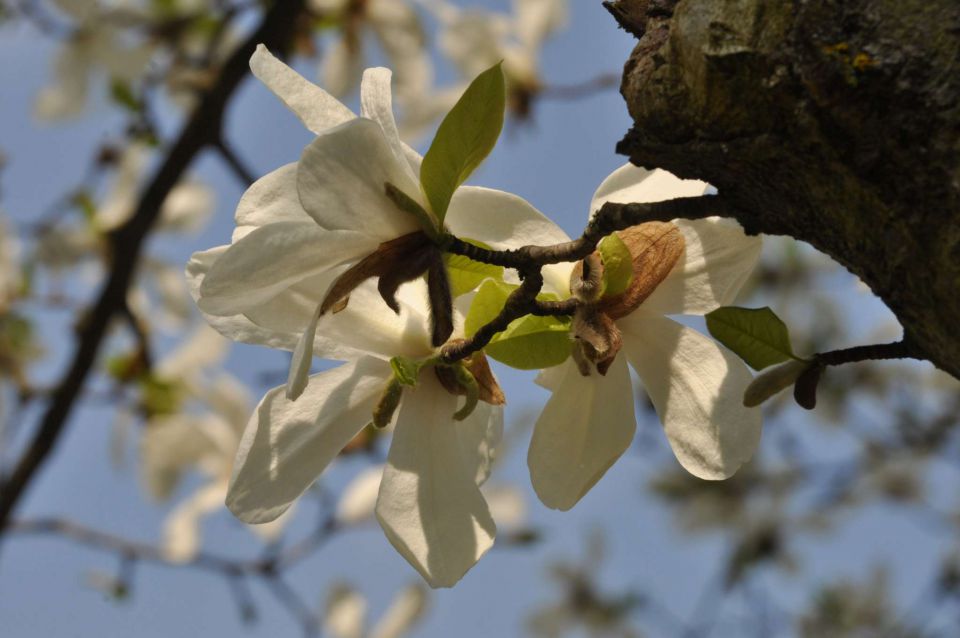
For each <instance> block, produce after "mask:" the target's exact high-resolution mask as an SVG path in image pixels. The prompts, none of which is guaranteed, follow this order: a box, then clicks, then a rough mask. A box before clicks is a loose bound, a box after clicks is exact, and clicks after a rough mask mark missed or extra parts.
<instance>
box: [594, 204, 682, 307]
mask: <svg viewBox="0 0 960 638" xmlns="http://www.w3.org/2000/svg"><path fill="white" fill-rule="evenodd" d="M618 234H619V236H620V239H621V240H623V243H624V244H626V246H627V248H628V249H629V250H630V255H631V256H632V257H633V279H632V280H631V281H630V287H629V288H627V289H626V290H625V291H624V292H622V293H621V294H619V295H616V296H614V297H607V298H604V299H603V300H601V301H600V309H601V310H603V312H604V313H606V314H607V315H608V316H609V317H610V318H611V319H620V318H621V317H625V316H627V315H628V314H630V313H631V312H633V311H634V310H636V309H637V308H638V307H639V306H640V304H642V303H643V302H644V300H645V299H646V298H647V297H649V296H650V294H651V293H652V292H653V291H654V290H656V289H657V286H659V285H660V283H661V282H662V281H663V280H664V279H666V278H667V275H669V274H670V271H671V270H673V267H674V266H675V265H676V264H677V262H678V261H679V260H680V257H682V256H683V251H684V245H685V244H684V240H683V233H681V232H680V229H679V228H677V226H676V225H675V224H672V223H669V222H648V223H646V224H640V225H639V226H631V227H630V228H627V229H626V230H622V231H620V232H619V233H618Z"/></svg>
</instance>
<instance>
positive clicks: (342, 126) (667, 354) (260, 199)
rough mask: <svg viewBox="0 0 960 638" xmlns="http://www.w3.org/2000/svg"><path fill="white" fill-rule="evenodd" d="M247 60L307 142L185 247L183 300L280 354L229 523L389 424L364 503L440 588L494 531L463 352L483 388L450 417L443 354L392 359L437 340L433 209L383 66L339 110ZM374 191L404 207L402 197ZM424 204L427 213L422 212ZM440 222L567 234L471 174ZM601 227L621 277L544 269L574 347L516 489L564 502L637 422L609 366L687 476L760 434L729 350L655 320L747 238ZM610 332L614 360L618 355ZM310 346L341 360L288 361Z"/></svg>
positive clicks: (313, 89)
mask: <svg viewBox="0 0 960 638" xmlns="http://www.w3.org/2000/svg"><path fill="white" fill-rule="evenodd" d="M251 68H252V70H253V72H254V74H255V75H256V77H258V78H259V79H260V80H261V81H262V82H263V83H264V84H266V85H267V87H269V88H270V90H271V91H273V92H274V93H275V94H276V95H277V97H279V98H280V99H281V100H282V101H283V102H284V103H285V104H286V105H287V106H288V107H289V108H290V109H291V110H292V111H293V112H294V114H296V115H297V117H299V118H300V120H301V121H302V122H303V123H304V125H305V126H306V127H307V128H308V129H309V130H310V131H312V132H313V133H314V134H315V135H316V136H317V137H316V138H315V140H314V141H313V142H311V143H310V144H309V145H308V146H307V148H306V149H305V150H304V152H303V154H302V156H301V158H300V161H299V162H296V163H294V164H290V165H287V166H284V167H282V168H280V169H278V170H276V171H274V172H273V173H270V174H269V175H267V176H265V177H263V178H262V179H260V180H258V181H257V182H256V183H255V184H254V185H253V186H251V187H250V189H249V190H248V191H247V192H246V193H245V194H244V196H243V197H242V199H241V201H240V203H239V205H238V207H237V211H236V223H237V229H236V231H235V232H234V235H233V239H232V243H231V244H230V245H227V246H219V247H216V248H213V249H210V250H207V251H203V252H200V253H196V254H195V255H193V257H192V258H191V260H190V263H189V264H188V267H187V276H188V279H189V281H190V285H191V289H192V292H193V295H194V298H195V299H196V301H197V304H198V306H199V307H200V309H201V311H202V312H203V313H204V315H205V316H206V318H207V320H208V321H209V322H210V323H211V325H213V326H214V327H215V328H216V329H217V330H218V331H220V332H221V333H222V334H224V335H226V336H228V337H230V338H232V339H234V340H238V341H244V342H248V343H257V344H263V345H267V346H270V347H274V348H282V349H286V350H290V351H293V359H292V363H291V369H290V376H289V380H288V383H287V384H286V385H285V386H282V387H278V388H275V389H274V390H271V391H270V392H268V393H267V395H266V396H265V397H264V398H263V400H262V401H261V402H260V404H259V405H258V406H257V408H256V411H255V412H254V414H253V416H252V417H251V418H250V421H249V423H248V424H247V427H246V431H245V432H244V434H243V437H242V440H241V443H240V448H239V451H238V454H237V458H236V464H235V466H234V468H233V473H232V477H231V479H230V486H229V491H228V493H227V505H228V507H229V508H230V509H231V511H233V512H234V514H236V515H237V516H238V517H239V518H240V519H241V520H243V521H246V522H248V523H266V522H270V521H273V520H275V519H276V518H277V517H278V516H280V515H282V514H283V513H284V512H286V511H287V510H288V508H289V507H290V506H291V504H292V503H293V502H294V501H295V500H296V499H297V498H298V497H299V496H300V495H301V494H302V493H303V492H304V491H305V490H306V489H307V488H309V487H310V485H311V484H313V482H314V481H315V480H316V479H317V477H318V476H319V475H320V473H321V472H323V470H324V469H325V468H326V467H327V466H328V465H329V464H330V462H331V461H332V460H333V459H334V458H335V457H336V456H337V455H338V453H339V452H340V451H341V449H343V447H344V446H345V445H347V443H348V442H350V441H351V440H352V439H353V438H354V437H355V436H356V435H357V433H358V432H360V431H361V430H362V429H363V428H364V427H367V426H368V424H370V423H371V420H372V421H373V423H374V424H376V425H379V426H385V425H391V426H393V427H394V431H393V440H392V442H391V445H390V451H389V455H388V460H387V463H386V466H385V467H384V469H383V473H382V479H381V480H380V481H379V487H378V497H377V500H376V506H375V511H376V517H377V519H378V521H379V523H380V525H381V527H382V528H383V530H384V532H385V533H386V536H387V538H388V539H389V540H390V542H391V543H392V544H393V545H394V547H395V548H396V549H397V550H398V551H399V552H400V553H401V554H402V555H403V556H404V557H405V558H406V559H407V560H408V561H409V562H410V564H411V565H413V566H414V567H415V568H416V569H417V570H418V571H419V572H420V573H421V574H422V575H423V577H424V578H425V579H426V580H427V581H428V582H429V583H430V584H431V585H432V586H434V587H437V586H451V585H453V584H454V583H456V582H457V581H458V580H459V579H460V578H461V577H462V576H463V574H464V573H465V572H466V571H467V570H468V569H470V567H472V566H473V565H474V564H475V563H476V562H477V560H479V558H480V557H481V556H482V555H483V554H484V553H485V552H486V551H487V550H488V549H489V548H490V547H491V545H492V544H493V540H494V535H495V532H496V527H495V524H494V520H493V517H492V515H491V512H490V508H489V506H488V504H487V502H486V501H485V499H484V496H483V494H482V493H481V491H480V489H479V488H480V485H481V484H483V483H484V481H486V479H487V477H488V476H489V474H490V469H491V463H492V460H493V457H494V454H495V450H496V446H497V444H498V441H499V439H500V436H501V432H502V428H503V408H502V404H503V395H502V393H501V392H500V389H499V387H497V384H496V380H495V378H494V377H493V376H492V374H491V373H490V372H489V368H488V367H487V365H486V359H485V358H484V357H483V354H482V353H477V354H475V355H473V357H471V358H470V360H469V362H468V365H467V366H466V367H465V368H464V369H463V370H465V371H462V373H463V374H466V375H468V376H469V377H470V378H471V379H472V383H474V385H477V384H478V385H480V386H482V389H481V390H480V391H479V392H478V391H476V387H475V388H474V390H475V392H474V394H473V400H474V403H475V407H474V405H473V404H471V402H470V400H469V399H467V404H465V405H464V407H462V408H460V409H459V410H458V403H459V396H460V395H462V394H463V389H465V388H466V385H469V384H470V380H468V383H467V384H466V385H464V384H463V383H460V387H458V383H459V381H458V379H452V378H451V377H453V376H456V375H455V373H454V372H453V371H452V370H453V369H440V368H442V366H440V368H435V367H431V366H430V365H424V366H423V367H417V368H416V369H414V370H413V371H412V372H410V371H409V370H408V371H404V370H399V369H398V367H402V366H403V363H402V362H403V361H411V360H412V361H420V362H425V361H435V357H436V355H437V353H438V346H440V345H442V342H443V341H445V340H446V339H447V335H445V334H444V335H442V338H441V342H440V343H438V342H437V338H436V337H437V335H436V333H433V334H431V331H430V325H431V318H430V315H431V311H432V310H434V308H432V307H431V305H432V303H431V300H432V298H433V297H432V295H433V292H432V291H430V290H428V288H429V287H430V284H429V281H428V282H424V278H422V277H420V276H419V275H420V274H421V273H424V272H427V274H426V279H427V280H429V279H430V277H432V276H434V275H433V273H432V272H431V271H430V270H429V269H428V268H427V267H426V266H424V265H423V264H418V265H416V266H415V267H414V266H411V265H410V263H408V262H410V261H413V262H417V260H421V259H427V258H428V257H424V255H425V254H426V255H429V254H432V253H430V251H431V250H437V248H435V247H434V246H433V245H432V244H431V245H429V246H428V247H424V246H422V245H421V242H423V241H424V238H425V237H427V234H428V233H425V232H421V230H422V229H423V228H425V226H421V224H423V223H424V220H423V219H420V218H418V217H417V216H416V215H413V214H411V213H410V212H409V211H410V210H411V209H418V210H420V211H421V212H424V211H432V210H433V209H432V206H431V201H430V198H429V197H428V196H427V195H425V194H424V191H423V190H422V189H421V185H420V172H421V164H422V161H423V158H421V156H420V155H419V154H418V153H416V152H415V151H413V150H412V149H411V148H410V147H408V146H407V145H406V144H404V143H403V142H402V141H401V140H400V137H399V135H398V128H397V124H396V121H395V119H394V115H393V109H392V98H391V89H390V81H391V74H390V72H389V71H388V70H386V69H379V68H378V69H368V70H367V71H366V72H365V73H364V75H363V81H362V84H361V114H360V117H357V116H356V115H355V114H354V113H352V112H351V111H350V110H349V109H348V108H347V107H345V106H344V105H342V104H341V103H340V102H339V101H337V100H336V99H335V98H334V97H332V96H331V95H329V94H328V93H326V92H325V91H323V90H322V89H320V88H319V87H317V86H315V85H313V84H311V83H310V82H308V81H307V80H305V79H304V78H302V77H301V76H299V75H298V74H297V73H296V72H294V71H293V70H292V69H290V68H289V67H287V66H286V65H284V64H283V63H282V62H280V61H279V60H277V59H276V58H274V57H273V56H272V55H271V54H270V53H269V52H268V51H267V50H266V49H265V48H263V47H260V48H259V49H258V50H257V51H256V53H255V54H254V56H253V58H252V59H251ZM501 82H502V80H501ZM386 184H389V185H392V186H393V187H394V188H395V190H398V191H399V192H400V193H402V194H403V196H405V198H406V200H409V202H412V203H409V204H408V205H404V206H403V210H401V206H400V205H399V204H398V200H397V198H396V197H391V196H390V195H388V194H387V192H386V189H385V185H386ZM705 187H706V185H705V184H703V183H700V182H689V181H682V180H679V179H677V178H675V177H673V176H672V175H670V174H668V173H665V172H663V171H645V170H642V169H638V168H635V167H632V166H626V167H624V168H622V169H620V170H618V171H617V172H615V173H614V174H613V175H611V176H610V177H609V178H608V179H607V180H606V181H605V182H604V183H603V184H602V185H601V187H600V188H599V190H598V191H597V193H596V195H595V197H594V201H593V204H592V207H591V211H592V212H595V211H596V210H597V209H598V208H599V207H600V206H601V205H602V204H603V203H604V202H607V201H615V202H623V201H639V202H648V201H657V200H662V199H668V198H673V197H677V196H688V195H692V194H699V193H702V192H703V191H704V188H705ZM426 215H427V216H431V219H432V221H429V220H428V224H429V225H431V226H432V225H433V224H434V223H435V222H436V219H435V218H433V217H432V216H433V215H434V214H433V213H432V212H426ZM443 224H444V230H446V231H448V232H450V233H452V234H453V235H455V236H458V237H461V238H466V239H469V240H471V241H474V242H482V244H484V245H486V246H489V247H491V248H492V249H496V250H502V249H510V248H518V247H521V246H525V245H531V244H553V243H560V242H564V241H567V240H568V238H567V236H566V235H565V234H564V233H563V232H562V231H561V230H560V229H559V228H558V227H557V226H556V225H555V224H553V223H552V222H551V221H549V220H548V219H547V218H546V217H545V216H544V215H542V214H541V213H540V212H538V211H537V210H536V209H535V208H534V207H533V206H531V205H530V204H528V203H527V202H525V201H524V200H522V199H520V198H518V197H516V196H513V195H510V194H507V193H503V192H500V191H495V190H491V189H485V188H478V187H472V186H461V187H459V188H457V189H456V190H455V192H454V193H453V196H452V199H451V200H450V204H449V209H448V210H447V212H446V216H445V218H443ZM637 229H639V230H637ZM634 231H636V232H634ZM619 237H620V238H621V241H622V244H623V245H624V246H625V247H626V249H627V250H629V251H630V253H629V256H628V262H629V263H628V266H629V267H630V268H631V269H632V274H631V275H630V277H629V285H628V286H627V287H626V289H625V290H622V291H617V294H616V295H614V294H612V293H613V291H612V289H611V290H608V291H607V293H606V294H603V293H597V294H593V295H592V296H591V295H583V294H582V289H583V288H584V286H585V282H584V278H585V277H586V275H584V274H583V273H582V272H580V270H578V269H579V268H581V266H576V267H575V266H574V265H563V264H561V265H553V266H547V267H545V268H544V275H545V281H546V285H547V288H548V289H549V291H550V292H553V293H554V294H556V295H557V296H559V297H560V298H568V297H570V296H571V294H572V293H571V290H573V291H574V293H573V294H576V295H578V296H579V297H580V298H581V301H582V303H581V304H580V307H581V309H582V312H581V310H578V315H577V316H576V317H575V318H574V321H573V327H572V335H571V337H573V338H575V339H576V340H577V347H575V348H574V356H573V357H571V358H570V359H568V360H567V361H566V362H564V363H563V364H561V365H559V366H557V367H555V368H550V369H548V370H546V371H544V373H543V375H542V377H541V380H542V383H543V384H544V385H545V386H547V387H549V388H550V389H552V390H553V391H554V394H553V397H552V398H551V399H550V401H549V402H548V404H547V407H546V409H545V410H544V412H543V414H542V416H541V417H540V419H539V420H538V422H537V425H536V430H535V433H534V438H533V442H532V444H531V447H530V453H529V465H530V471H531V478H532V481H533V484H534V487H535V489H536V491H537V493H538V495H539V496H540V498H541V500H542V501H543V502H544V503H545V504H546V505H548V506H550V507H555V508H561V509H567V508H569V507H572V506H573V505H574V504H575V503H576V502H577V501H578V500H579V499H580V498H581V497H582V496H583V495H584V494H585V493H586V491H587V490H589V489H590V487H591V486H592V485H593V484H594V483H596V481H597V480H599V478H600V477H601V476H602V475H603V473H604V472H605V471H606V470H607V468H609V467H610V465H611V464H612V463H613V462H614V461H615V460H616V459H617V458H618V457H619V456H620V455H621V454H622V453H623V451H624V450H625V449H626V448H627V446H628V445H629V444H630V441H631V439H632V436H633V432H634V429H635V427H636V424H635V417H634V412H633V391H632V387H631V383H630V375H629V373H628V367H627V363H628V361H629V363H630V364H631V365H632V366H633V367H634V369H635V370H636V371H637V373H638V374H639V375H640V377H641V379H642V380H643V382H644V386H645V388H646V389H647V392H648V393H649V395H650V397H651V399H652V401H653V403H654V406H655V407H656V409H657V411H658V413H659V415H660V418H661V420H662V421H663V423H664V428H665V431H666V434H667V437H668V439H669V440H670V443H671V445H672V446H673V448H674V451H675V453H676V455H677V458H678V459H679V460H680V462H681V463H682V464H683V465H684V467H686V468H687V469H688V470H690V471H691V472H692V473H694V474H696V475H698V476H701V477H704V478H710V479H719V478H724V477H727V476H730V475H731V474H732V473H733V472H735V471H736V469H737V468H738V467H739V466H740V465H741V464H742V463H744V462H745V461H746V460H747V459H749V458H750V456H751V455H752V454H753V451H754V449H755V447H756V445H757V442H758V439H759V435H760V416H759V411H757V410H756V409H748V408H744V407H743V406H742V403H741V397H742V394H743V388H744V386H745V385H746V384H747V383H748V382H749V380H750V375H749V373H748V372H747V370H746V367H745V366H744V365H743V363H741V362H740V361H739V360H738V359H736V358H735V357H734V356H733V355H732V354H730V353H729V352H727V351H726V350H724V349H723V348H722V347H720V346H718V345H716V344H715V343H714V342H712V341H711V340H709V339H707V338H706V337H704V336H702V335H700V334H699V333H698V332H696V331H694V330H692V329H690V328H688V327H685V326H682V325H680V324H678V323H676V322H674V321H672V320H669V319H666V318H664V317H663V316H662V315H664V314H703V313H705V312H707V311H709V310H712V309H713V308H716V307H717V306H719V305H721V304H724V303H727V302H729V301H730V300H731V299H732V298H733V296H734V295H735V294H736V292H737V291H738V289H739V288H740V286H741V285H742V284H743V282H744V280H745V278H746V276H747V274H748V273H749V271H750V270H751V268H752V267H753V265H754V263H755V261H756V259H757V257H758V253H759V240H758V239H756V238H748V237H746V236H745V235H744V234H743V232H742V231H741V230H740V228H739V226H737V225H736V224H734V223H729V222H724V221H720V220H718V219H709V220H705V221H700V222H689V223H687V222H676V223H673V224H654V225H645V226H642V227H635V228H634V229H628V230H627V231H623V232H621V233H619ZM427 243H429V242H427ZM400 271H402V272H404V273H407V275H406V276H401V275H398V274H397V273H398V272H400ZM377 276H379V277H380V282H379V290H378V286H377V283H376V282H375V281H373V280H372V278H373V277H377ZM404 282H408V283H405V284H404V285H402V286H401V285H400V284H401V283H404ZM480 283H481V282H476V283H475V285H474V288H476V286H478V285H480ZM398 286H399V289H398V290H397V287H398ZM473 298H474V293H473V292H468V293H466V294H461V295H459V296H457V297H456V299H454V300H453V313H454V317H453V321H452V323H453V328H452V335H450V339H454V340H455V339H458V338H461V337H463V336H464V316H465V315H467V314H468V312H469V308H470V303H471V300H472V299H473ZM387 304H390V308H388V307H387ZM391 308H392V310H393V311H394V312H391V311H390V310H391ZM598 330H599V331H601V332H603V333H604V335H605V336H603V338H600V339H599V341H603V340H604V339H606V341H607V342H609V343H608V345H609V344H612V343H613V342H614V341H615V342H616V347H610V348H602V347H601V346H600V344H599V341H598V339H594V338H592V337H591V335H593V334H594V333H595V332H596V331H598ZM621 347H622V349H623V354H624V356H617V351H618V350H619V349H620V348H621ZM314 355H316V356H319V357H323V358H327V359H334V360H340V361H344V362H345V363H344V364H342V365H340V366H339V367H335V368H333V369H330V370H328V371H325V372H321V373H319V374H316V375H313V376H308V373H309V369H310V364H311V360H312V357H313V356H314ZM398 361H399V362H400V363H398ZM444 372H448V373H449V374H444ZM404 374H408V375H412V376H413V377H414V378H413V380H412V381H410V380H409V379H408V380H407V382H406V385H404V384H401V383H400V382H399V379H401V377H403V375H404ZM468 394H469V392H468ZM478 395H479V399H480V400H479V402H477V401H476V400H477V398H478ZM468 408H469V409H468ZM471 410H472V411H471ZM370 484H374V483H373V482H372V481H371V482H370ZM366 491H367V492H369V490H366Z"/></svg>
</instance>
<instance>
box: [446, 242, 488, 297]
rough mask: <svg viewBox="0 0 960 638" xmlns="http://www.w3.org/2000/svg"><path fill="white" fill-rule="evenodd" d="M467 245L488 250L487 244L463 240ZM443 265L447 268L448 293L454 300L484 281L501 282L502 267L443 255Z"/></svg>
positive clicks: (457, 256) (466, 258) (460, 256)
mask: <svg viewBox="0 0 960 638" xmlns="http://www.w3.org/2000/svg"><path fill="white" fill-rule="evenodd" d="M464 241H465V242H467V243H468V244H474V245H475V246H480V247H481V248H488V249H489V248H490V246H488V245H487V244H484V243H483V242H480V241H475V240H473V239H464ZM443 263H444V264H446V266H447V274H448V276H449V278H450V291H451V292H452V294H453V296H454V298H456V297H459V296H460V295H463V294H466V293H468V292H470V291H471V290H473V289H474V288H476V287H477V286H479V285H480V284H481V283H483V280H484V279H493V280H495V281H503V267H502V266H494V265H491V264H485V263H483V262H481V261H474V260H472V259H470V258H469V257H464V256H463V255H454V254H452V253H444V255H443Z"/></svg>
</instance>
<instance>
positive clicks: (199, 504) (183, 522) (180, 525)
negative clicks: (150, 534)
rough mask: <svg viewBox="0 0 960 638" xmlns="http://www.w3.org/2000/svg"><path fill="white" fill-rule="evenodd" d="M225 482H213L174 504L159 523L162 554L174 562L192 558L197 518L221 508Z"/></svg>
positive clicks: (195, 548)
mask: <svg viewBox="0 0 960 638" xmlns="http://www.w3.org/2000/svg"><path fill="white" fill-rule="evenodd" d="M226 493H227V485H226V483H225V482H219V481H218V482H214V483H210V484H209V485H205V486H203V487H201V488H200V489H199V490H197V492H196V493H194V494H193V495H192V496H191V497H190V498H188V499H187V500H185V501H183V502H182V503H180V504H179V505H177V507H176V509H174V510H173V511H172V512H170V515H169V516H168V517H167V520H166V521H164V524H163V541H162V548H163V555H164V557H165V558H166V559H167V560H169V561H172V562H174V563H185V562H188V561H190V560H192V559H193V558H194V557H195V556H196V555H197V551H198V550H199V549H200V522H201V519H202V518H203V517H204V516H206V515H207V514H210V513H212V512H215V511H217V510H218V509H220V508H221V507H223V498H224V496H225V495H226Z"/></svg>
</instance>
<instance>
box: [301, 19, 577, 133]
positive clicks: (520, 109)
mask: <svg viewBox="0 0 960 638" xmlns="http://www.w3.org/2000/svg"><path fill="white" fill-rule="evenodd" d="M415 5H421V6H422V7H423V8H424V9H425V10H426V12H427V14H428V15H429V16H431V17H432V18H434V19H435V20H436V22H437V24H438V30H437V37H436V41H437V44H438V53H439V54H442V55H443V56H444V57H445V58H446V59H448V60H449V61H450V62H451V63H452V64H453V66H454V68H455V69H456V70H457V71H458V73H459V76H460V79H459V81H457V82H454V83H452V84H450V85H447V86H437V85H436V84H435V74H434V65H433V61H432V59H431V56H430V51H429V48H428V47H429V39H428V38H427V37H426V35H425V33H426V27H425V25H424V21H423V20H422V19H421V16H420V14H419V13H418V12H417V10H416V8H415ZM310 6H311V8H312V10H313V11H314V12H316V14H317V15H319V16H321V17H323V18H325V19H327V20H328V21H330V22H331V23H332V24H335V25H336V26H337V29H336V37H335V38H334V39H333V40H332V41H331V42H330V46H329V47H328V48H326V49H325V50H324V51H323V55H322V62H321V68H320V84H321V86H323V87H324V89H326V90H327V91H328V92H329V93H331V94H332V95H334V96H336V97H342V96H344V95H346V94H348V93H349V92H350V91H351V90H353V88H354V87H355V86H356V85H357V84H358V83H359V80H360V76H361V74H362V71H363V68H364V66H365V65H364V60H365V57H366V56H365V47H364V43H365V40H366V39H367V38H366V37H365V34H370V36H371V38H372V39H374V40H375V41H376V42H377V44H378V45H379V48H380V49H381V50H382V51H383V53H384V54H385V57H386V59H387V63H388V65H389V67H390V68H391V69H393V71H394V86H393V94H394V97H395V101H396V104H397V107H398V110H399V114H400V117H399V118H398V127H399V130H400V132H401V134H402V136H403V137H404V138H406V139H416V138H418V137H419V136H420V135H422V134H423V133H424V132H425V131H426V130H427V129H428V128H429V127H430V125H431V124H433V123H434V122H436V121H437V119H439V118H440V117H442V116H443V115H444V114H446V113H447V111H449V110H450V108H451V107H452V106H453V105H454V104H455V103H456V101H457V100H458V99H459V98H460V96H461V95H463V92H464V90H466V88H467V86H468V85H469V83H470V81H471V80H473V78H475V77H476V76H477V75H479V74H480V72H482V71H483V70H485V69H488V68H490V67H491V66H493V65H494V64H496V63H497V62H499V61H501V60H502V61H503V68H504V73H505V74H506V76H507V81H508V88H509V91H510V96H511V100H510V103H511V107H512V108H513V110H514V111H515V112H516V113H517V114H518V115H521V116H523V115H525V114H526V112H527V111H528V109H529V102H530V100H531V99H532V98H533V97H535V96H536V94H537V93H538V92H539V91H540V89H541V88H542V79H541V77H540V65H539V56H540V49H541V48H542V46H543V43H544V42H545V41H546V40H547V39H548V38H549V37H550V36H551V35H553V34H554V33H555V32H557V31H558V30H559V29H561V28H562V27H563V26H565V24H566V21H567V14H568V0H515V1H514V3H513V10H512V12H511V13H509V14H505V13H500V12H497V11H490V10H487V9H482V8H479V7H470V8H461V7H458V6H457V5H455V4H452V3H450V2H446V1H445V0H367V1H365V2H356V0H311V2H310Z"/></svg>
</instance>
